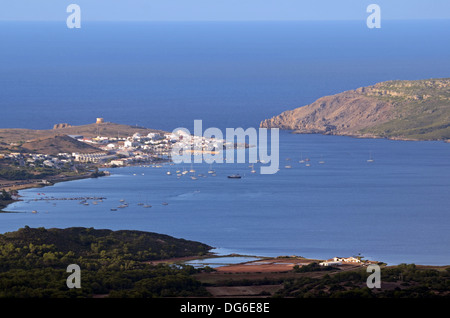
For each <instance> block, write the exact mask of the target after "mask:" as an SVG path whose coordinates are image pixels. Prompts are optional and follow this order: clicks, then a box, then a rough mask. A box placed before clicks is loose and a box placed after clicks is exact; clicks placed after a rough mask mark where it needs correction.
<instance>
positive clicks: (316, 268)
mask: <svg viewBox="0 0 450 318" xmlns="http://www.w3.org/2000/svg"><path fill="white" fill-rule="evenodd" d="M338 269H339V268H337V267H333V266H320V265H319V264H317V263H316V262H313V263H311V264H308V265H304V266H298V265H295V266H294V271H295V272H296V273H308V272H321V271H332V270H338Z"/></svg>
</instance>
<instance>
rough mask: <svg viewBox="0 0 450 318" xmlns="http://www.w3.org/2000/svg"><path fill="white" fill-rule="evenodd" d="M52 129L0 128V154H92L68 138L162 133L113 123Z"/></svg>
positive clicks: (82, 144) (60, 125)
mask: <svg viewBox="0 0 450 318" xmlns="http://www.w3.org/2000/svg"><path fill="white" fill-rule="evenodd" d="M54 127H55V128H54V129H47V130H33V129H20V128H12V129H0V152H1V151H3V152H5V151H15V152H20V151H26V152H32V153H45V154H58V153H60V152H68V153H71V152H82V153H92V152H98V151H99V150H98V149H97V148H95V147H94V146H89V145H86V144H84V143H82V142H78V141H77V140H74V139H72V138H69V137H67V136H68V135H81V136H84V137H87V138H93V137H97V136H103V137H111V138H112V137H121V138H123V137H128V136H132V135H133V134H134V133H140V134H141V135H147V134H149V133H152V132H158V133H165V132H164V131H160V130H155V129H149V128H144V127H138V126H129V125H121V124H115V123H108V122H107V123H101V124H97V123H94V124H88V125H81V126H70V125H68V124H57V125H55V126H54Z"/></svg>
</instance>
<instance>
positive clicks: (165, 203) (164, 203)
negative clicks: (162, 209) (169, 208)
mask: <svg viewBox="0 0 450 318" xmlns="http://www.w3.org/2000/svg"><path fill="white" fill-rule="evenodd" d="M161 204H162V205H169V203H167V202H163V203H161Z"/></svg>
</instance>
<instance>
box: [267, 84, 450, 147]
mask: <svg viewBox="0 0 450 318" xmlns="http://www.w3.org/2000/svg"><path fill="white" fill-rule="evenodd" d="M260 126H261V127H263V128H280V129H287V130H293V131H294V133H299V134H315V133H319V134H329V135H344V136H354V137H361V138H388V139H400V140H444V141H447V142H449V141H450V78H443V79H427V80H415V81H406V80H395V81H387V82H381V83H378V84H375V85H372V86H368V87H360V88H358V89H355V90H350V91H346V92H343V93H340V94H336V95H332V96H325V97H322V98H319V99H318V100H316V101H315V102H314V103H312V104H310V105H307V106H303V107H299V108H296V109H294V110H288V111H285V112H283V113H281V114H280V115H278V116H275V117H272V118H270V119H266V120H263V121H262V122H261V124H260Z"/></svg>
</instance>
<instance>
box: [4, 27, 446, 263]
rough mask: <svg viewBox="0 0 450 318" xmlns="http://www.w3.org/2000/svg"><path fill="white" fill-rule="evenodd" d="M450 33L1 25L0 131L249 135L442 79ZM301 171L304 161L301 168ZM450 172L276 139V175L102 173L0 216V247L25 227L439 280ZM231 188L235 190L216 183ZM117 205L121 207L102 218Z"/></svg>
mask: <svg viewBox="0 0 450 318" xmlns="http://www.w3.org/2000/svg"><path fill="white" fill-rule="evenodd" d="M449 26H450V22H449V21H414V22H412V21H387V22H385V23H384V24H383V27H382V29H380V30H369V29H367V27H365V24H364V23H359V22H283V23H275V22H272V23H262V22H261V23H259V22H253V23H243V22H242V23H241V22H233V23H181V22H180V23H162V22H161V23H132V24H127V23H90V24H88V23H86V24H84V25H83V27H82V29H80V30H68V29H67V28H65V25H64V24H58V23H18V22H8V23H6V22H2V23H0V39H1V50H0V61H1V63H0V74H1V76H0V81H1V83H0V97H1V98H0V107H1V110H2V116H1V117H0V126H1V127H10V128H13V127H23V128H36V129H47V128H51V127H52V126H53V124H55V123H59V122H68V123H71V124H74V125H77V124H86V123H90V122H93V121H94V119H95V118H96V117H104V118H105V120H107V121H112V122H119V123H124V124H137V125H142V126H147V127H151V128H158V129H164V130H168V131H171V130H172V129H174V128H176V127H186V128H189V129H191V128H192V125H193V121H194V119H202V120H203V126H204V128H207V127H212V126H213V127H218V128H221V129H225V128H226V127H240V126H241V127H244V128H246V127H257V126H258V125H259V122H260V121H261V120H262V119H265V118H268V117H271V116H273V115H276V114H278V113H280V112H282V111H284V110H286V109H292V108H295V107H298V106H302V105H305V104H308V103H311V102H313V101H314V100H315V99H317V98H319V97H321V96H323V95H330V94H335V93H339V92H341V91H344V90H348V89H354V88H357V87H361V86H366V85H371V84H374V83H376V82H379V81H384V80H391V79H423V78H431V77H448V76H449V73H450V72H449V71H450V58H449V57H450V56H449V55H450V43H449V42H448V41H445V39H447V38H448V35H449V34H448V33H449V30H450V28H449ZM369 154H372V155H373V157H374V159H375V161H374V162H373V163H368V162H367V159H368V158H369ZM302 157H303V158H306V157H309V158H311V162H310V163H311V166H310V167H306V166H305V164H301V163H300V162H299V160H300V159H301V158H302ZM288 158H290V160H286V159H288ZM449 158H450V148H449V145H448V144H445V143H443V142H406V141H389V140H382V139H355V138H350V137H337V136H321V135H292V134H290V133H289V132H282V133H281V135H280V159H281V166H280V171H279V172H278V173H277V174H275V175H261V174H258V173H257V174H252V173H250V170H251V168H249V166H248V164H222V165H219V164H217V165H215V166H214V169H215V170H216V171H217V176H216V177H212V176H210V175H208V174H207V170H208V169H209V165H204V164H203V165H195V170H196V171H197V173H203V174H205V175H206V176H207V177H205V178H203V177H199V178H198V180H191V179H190V178H188V177H186V176H185V177H182V178H180V179H177V178H176V176H174V175H172V176H167V175H166V173H165V172H166V171H167V169H169V168H170V169H171V170H174V169H180V168H181V169H182V167H179V166H167V167H164V168H152V167H126V168H119V169H114V170H112V173H113V174H112V175H111V176H110V177H105V178H99V179H87V180H78V181H73V182H67V183H59V184H56V185H55V186H52V187H47V188H44V189H29V190H24V191H21V192H20V193H21V195H22V196H23V201H22V202H18V203H15V204H13V205H11V206H10V207H9V208H8V209H9V210H12V211H17V212H24V213H13V214H1V215H0V232H2V233H3V232H6V231H13V230H16V229H18V228H20V227H23V226H25V225H29V226H44V227H70V226H86V227H95V228H110V229H137V230H146V231H154V232H159V233H164V234H170V235H173V236H176V237H181V238H186V239H191V240H198V241H201V242H204V243H207V244H210V245H212V246H214V247H216V248H218V249H219V250H220V251H227V252H228V251H229V252H236V253H242V254H251V255H264V256H266V255H267V256H278V255H291V254H296V255H302V256H305V257H317V258H329V257H333V256H348V255H354V254H357V253H361V254H362V255H364V256H366V257H367V258H369V259H376V260H381V261H385V262H388V263H390V264H396V263H402V262H415V263H419V264H436V265H439V264H450V251H449V246H450V245H449V243H450V234H449V233H450V231H449V230H450V214H449V212H450V210H449V208H448V207H449V206H450V196H449V190H450V160H449ZM320 160H323V161H325V163H324V164H319V163H318V162H319V161H320ZM285 165H291V166H292V168H291V169H287V168H285V167H284V166H285ZM185 168H186V169H189V168H190V167H189V166H186V167H185ZM257 168H258V167H257ZM172 172H174V171H172ZM231 173H240V174H241V175H243V176H244V177H243V178H242V179H239V180H230V179H228V178H226V176H227V175H229V174H231ZM42 192H44V193H45V195H42ZM44 196H45V197H55V198H64V197H82V196H102V197H106V199H105V200H104V201H103V202H100V203H98V204H96V205H95V204H93V202H92V201H90V205H89V206H84V205H80V204H79V203H78V202H77V201H61V200H56V201H52V200H49V201H48V202H47V201H45V200H42V201H34V199H36V198H42V197H44ZM120 199H124V200H126V201H127V202H128V203H129V204H130V206H129V207H128V208H125V209H118V211H111V210H110V209H111V208H116V207H117V206H118V205H120V201H119V200H120ZM162 202H168V203H169V204H168V205H167V206H165V205H162V204H161V203H162ZM138 203H146V204H151V205H152V207H151V208H143V207H142V206H140V205H138ZM33 210H37V211H38V213H36V214H33V213H31V211H33Z"/></svg>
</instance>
